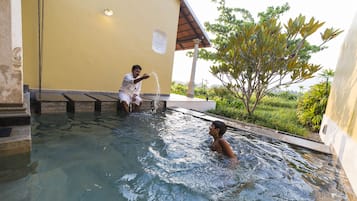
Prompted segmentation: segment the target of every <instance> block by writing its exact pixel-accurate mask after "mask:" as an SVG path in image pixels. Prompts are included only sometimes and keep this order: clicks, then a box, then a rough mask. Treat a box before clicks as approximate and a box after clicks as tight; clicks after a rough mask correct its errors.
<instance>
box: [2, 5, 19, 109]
mask: <svg viewBox="0 0 357 201" xmlns="http://www.w3.org/2000/svg"><path fill="white" fill-rule="evenodd" d="M23 99H24V98H23V67H22V23H21V0H0V113H1V111H3V110H4V108H5V109H6V111H7V112H8V111H9V110H11V108H14V109H15V108H16V109H15V110H17V111H18V110H19V108H23V109H24V107H23V104H24V100H23Z"/></svg>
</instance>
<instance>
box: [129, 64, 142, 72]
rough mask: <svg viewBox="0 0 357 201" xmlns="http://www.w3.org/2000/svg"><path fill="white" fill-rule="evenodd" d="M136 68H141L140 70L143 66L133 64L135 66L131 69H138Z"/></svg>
mask: <svg viewBox="0 0 357 201" xmlns="http://www.w3.org/2000/svg"><path fill="white" fill-rule="evenodd" d="M136 69H139V70H142V69H141V66H140V65H137V64H136V65H133V67H131V71H134V70H136Z"/></svg>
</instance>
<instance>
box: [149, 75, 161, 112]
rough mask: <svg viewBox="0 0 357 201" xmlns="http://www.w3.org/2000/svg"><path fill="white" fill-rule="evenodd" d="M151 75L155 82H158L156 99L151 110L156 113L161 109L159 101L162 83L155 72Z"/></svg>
mask: <svg viewBox="0 0 357 201" xmlns="http://www.w3.org/2000/svg"><path fill="white" fill-rule="evenodd" d="M150 75H152V76H153V77H154V78H155V80H156V95H155V97H154V100H153V102H152V104H151V110H152V111H153V112H155V113H156V110H157V109H158V108H159V100H160V83H159V77H158V76H157V74H156V73H155V72H151V73H150Z"/></svg>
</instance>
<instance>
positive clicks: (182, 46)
mask: <svg viewBox="0 0 357 201" xmlns="http://www.w3.org/2000/svg"><path fill="white" fill-rule="evenodd" d="M194 39H200V40H201V42H200V44H199V47H200V48H204V47H211V43H210V41H209V38H208V36H207V34H206V32H205V30H204V29H203V27H202V26H201V24H200V22H199V21H198V19H197V17H196V16H195V14H194V13H193V11H192V9H191V7H190V6H189V4H188V3H187V1H186V0H181V3H180V15H179V22H178V27H177V38H176V50H188V49H193V48H194V45H195V44H194V42H193V40H194Z"/></svg>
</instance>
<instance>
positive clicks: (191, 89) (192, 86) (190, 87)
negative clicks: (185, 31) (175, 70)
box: [187, 39, 201, 98]
mask: <svg viewBox="0 0 357 201" xmlns="http://www.w3.org/2000/svg"><path fill="white" fill-rule="evenodd" d="M193 42H194V43H195V49H194V53H193V59H192V69H191V78H190V82H189V83H188V90H187V97H190V98H193V97H194V96H195V73H196V63H197V58H198V45H199V44H200V42H201V40H200V39H194V40H193Z"/></svg>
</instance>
